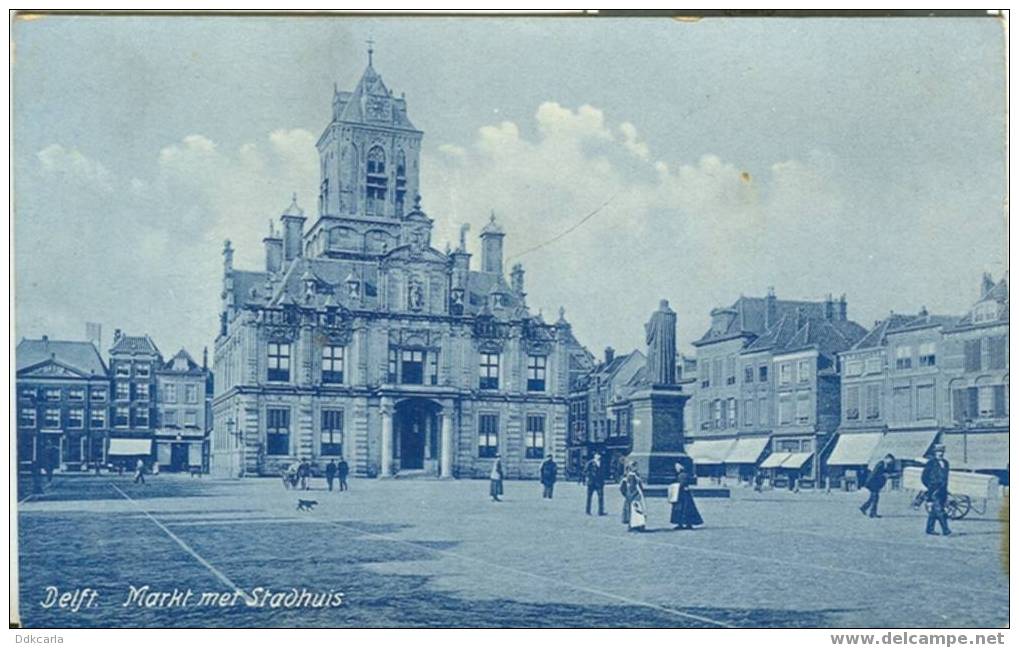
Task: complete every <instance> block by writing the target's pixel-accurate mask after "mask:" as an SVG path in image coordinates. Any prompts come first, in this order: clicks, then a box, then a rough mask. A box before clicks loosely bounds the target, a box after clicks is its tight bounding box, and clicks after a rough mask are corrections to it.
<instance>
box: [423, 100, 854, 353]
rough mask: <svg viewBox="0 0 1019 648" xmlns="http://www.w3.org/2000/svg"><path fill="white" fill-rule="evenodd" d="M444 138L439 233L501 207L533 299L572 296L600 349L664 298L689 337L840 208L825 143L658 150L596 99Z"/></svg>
mask: <svg viewBox="0 0 1019 648" xmlns="http://www.w3.org/2000/svg"><path fill="white" fill-rule="evenodd" d="M525 132H533V133H535V135H534V136H533V137H528V136H525V135H524V134H523V133H525ZM438 150H439V152H440V153H441V155H438V156H434V157H429V158H428V159H426V160H425V161H424V162H423V164H422V174H423V177H422V186H423V187H424V195H425V205H424V206H425V208H426V210H427V211H428V213H429V215H431V216H432V217H433V218H435V219H436V236H435V238H436V240H437V241H442V240H450V241H453V240H455V236H456V231H457V229H458V227H459V225H460V223H462V222H469V223H471V225H472V231H475V232H477V231H478V228H479V227H481V226H482V225H483V223H484V220H485V219H486V218H487V215H488V213H489V212H490V210H495V212H496V214H497V215H498V216H499V218H500V219H501V220H502V221H503V225H504V227H505V229H506V232H507V237H506V242H505V245H506V256H507V259H508V263H513V262H516V261H520V262H522V263H524V265H525V266H526V267H527V271H528V274H527V277H528V284H529V291H530V292H529V300H530V302H531V303H532V305H533V307H534V308H535V309H536V308H539V307H540V308H542V309H543V310H544V311H545V312H554V311H555V309H556V308H557V307H558V306H559V305H560V304H563V305H566V306H567V310H568V314H569V316H570V318H571V321H573V323H574V325H575V328H577V329H578V333H579V334H580V335H581V339H582V341H584V342H586V343H588V344H590V345H591V347H592V348H601V347H602V346H604V345H608V344H612V345H614V346H617V347H622V346H624V345H625V344H627V343H629V344H632V345H634V346H639V345H640V343H641V342H640V331H641V330H642V328H641V324H642V323H643V320H644V319H645V318H646V316H647V315H649V314H650V312H651V310H653V308H654V307H655V306H656V305H657V303H658V300H659V299H660V298H662V297H666V298H669V299H671V300H672V302H673V304H674V305H675V306H678V307H679V311H680V338H681V341H683V342H685V343H688V342H689V341H690V340H692V339H695V338H696V337H698V336H699V335H700V333H701V332H702V331H701V330H700V328H701V327H702V326H703V320H704V317H705V314H706V313H707V312H708V311H709V310H710V309H711V308H712V307H714V306H716V305H718V304H721V303H727V302H731V301H734V300H735V299H736V298H737V297H738V296H739V294H740V292H741V291H746V292H747V293H754V294H758V293H760V294H763V293H764V291H765V290H766V288H767V286H768V285H770V284H772V283H775V282H776V281H778V280H780V279H781V277H782V276H787V275H788V273H785V275H783V271H782V266H783V264H789V262H790V258H792V263H791V265H792V266H794V267H795V268H797V270H798V271H801V270H804V268H807V269H809V268H810V266H811V265H814V264H818V263H820V262H822V261H823V259H824V256H825V253H824V252H822V251H821V250H822V248H820V246H818V245H817V241H818V240H819V239H820V238H821V237H822V234H820V233H819V231H818V230H819V229H821V228H822V225H821V223H824V226H825V227H827V226H830V225H832V223H834V222H837V221H838V219H840V218H842V217H843V216H844V209H845V201H844V199H843V191H842V189H841V188H840V186H839V183H838V181H837V165H836V164H835V162H834V160H832V159H830V158H829V157H827V156H826V155H825V154H823V153H820V152H819V153H816V154H814V155H812V156H810V157H809V158H808V159H806V160H795V159H790V160H776V161H774V163H772V164H771V165H770V166H769V167H768V168H765V169H763V170H758V171H756V172H754V173H750V172H749V171H748V170H747V169H745V168H744V167H743V166H742V165H741V164H740V162H739V161H738V160H724V159H722V158H721V157H720V156H718V155H715V154H711V153H705V154H702V155H699V156H698V157H696V158H695V159H692V160H681V159H657V158H656V157H655V155H654V151H653V147H652V146H651V145H650V144H649V143H648V142H645V141H643V140H642V138H641V137H640V135H639V130H638V128H637V126H636V125H635V124H634V123H632V122H631V121H625V120H623V121H619V122H618V123H614V122H613V121H612V120H611V119H610V118H609V117H608V116H607V115H606V114H605V113H604V112H603V111H601V110H600V109H598V108H595V107H593V106H590V105H583V106H580V107H579V108H576V109H571V108H569V107H565V106H563V105H561V104H559V103H557V102H551V101H550V102H544V103H542V104H541V105H540V106H539V107H538V109H537V111H536V113H535V115H534V122H533V124H526V123H525V124H519V125H518V124H517V123H514V122H512V121H503V122H500V123H497V124H492V125H487V126H483V127H481V128H480V129H479V130H478V131H477V136H476V138H475V140H474V141H473V143H472V144H470V145H466V146H465V145H462V144H460V143H446V144H443V145H442V146H440V147H439V149H438ZM454 150H455V151H456V154H455V155H450V154H449V152H450V151H454ZM605 203H608V204H607V205H605V206H603V207H601V209H600V211H598V213H596V214H595V215H594V216H592V217H591V218H590V219H588V220H586V221H585V222H584V223H583V224H582V225H580V226H578V227H576V229H575V230H573V231H571V232H570V233H569V234H568V235H566V236H564V237H562V238H561V239H559V240H556V241H555V242H552V243H548V244H546V245H543V244H544V243H546V242H548V241H550V240H551V239H554V238H555V237H557V236H558V235H560V234H562V233H563V232H564V231H567V230H569V229H571V228H573V227H575V226H577V225H578V223H580V221H582V220H584V218H585V217H586V216H587V215H589V214H591V212H592V211H595V210H597V209H598V208H599V206H601V205H604V204H605ZM810 237H813V238H810ZM440 247H441V245H440ZM533 248H538V249H535V250H533V251H532V249H533ZM793 249H794V250H796V252H795V254H790V250H793ZM815 274H816V273H815ZM801 283H802V282H801ZM829 290H831V288H829ZM818 294H823V293H818ZM785 296H788V297H807V296H812V295H801V294H795V295H790V294H789V293H788V291H787V292H786V293H785Z"/></svg>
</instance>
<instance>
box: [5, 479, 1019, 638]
mask: <svg viewBox="0 0 1019 648" xmlns="http://www.w3.org/2000/svg"><path fill="white" fill-rule="evenodd" d="M540 495H541V490H540V486H539V485H538V484H536V483H534V482H507V483H506V495H505V501H503V502H499V503H496V502H492V501H490V500H489V498H488V483H487V482H485V481H467V480H464V481H427V480H401V479H396V480H387V481H379V480H357V479H355V480H352V481H351V490H350V491H348V492H344V493H339V492H328V491H326V490H325V489H324V484H323V483H321V482H316V483H315V484H313V489H312V490H310V491H306V492H296V491H287V490H284V489H283V487H282V485H281V484H280V483H279V481H278V480H276V479H248V480H244V481H216V480H211V479H208V478H203V479H193V478H186V477H178V476H170V475H160V476H156V477H153V478H151V479H150V480H149V483H148V484H146V485H135V484H132V483H131V480H130V479H129V478H127V477H117V476H100V477H95V476H89V477H84V476H82V477H60V476H58V477H57V478H56V480H55V481H54V484H53V485H52V486H51V487H50V488H49V489H48V490H47V492H46V493H45V494H43V495H40V496H34V497H31V498H29V499H28V500H27V501H23V502H22V503H21V504H20V505H19V516H18V525H19V529H18V538H19V554H20V562H19V569H20V583H21V614H22V620H23V623H24V624H25V626H27V627H78V626H85V627H94V626H130V627H139V626H141V627H152V626H173V627H188V626H232V627H249V626H269V627H291V626H341V627H374V626H439V627H451V626H452V627H457V626H502V627H531V626H590V627H613V626H656V627H715V626H739V627H804V626H807V627H913V626H918V627H947V626H952V627H984V626H999V627H1000V626H1004V625H1006V624H1007V622H1008V619H1007V615H1008V583H1007V575H1006V573H1005V569H1004V562H1003V558H1002V549H1001V545H1002V537H1003V536H1002V532H1003V525H1002V523H1001V522H1000V521H999V519H998V516H999V512H1000V508H1001V504H1002V503H1001V502H1000V501H999V502H994V501H992V502H991V503H990V504H989V507H988V510H987V512H986V513H985V514H983V515H977V514H975V513H971V515H970V516H969V517H967V518H966V519H965V520H961V521H958V522H956V523H955V524H954V527H953V530H954V534H953V535H952V536H951V537H947V538H945V537H940V536H938V537H931V536H926V535H924V533H923V527H924V516H923V514H922V513H921V512H918V511H914V510H912V509H910V508H909V498H908V495H907V494H906V493H888V494H886V495H884V496H883V497H882V501H881V508H882V514H883V517H881V518H879V519H874V520H872V519H868V518H865V517H863V516H862V515H861V514H860V513H859V511H858V510H857V506H859V504H860V503H861V501H862V499H863V495H862V494H860V493H822V492H801V493H795V494H794V493H789V492H778V491H772V492H765V493H753V492H752V491H748V490H745V489H742V488H737V489H735V490H734V491H733V496H732V498H731V499H701V500H699V501H698V506H699V507H700V509H701V512H702V514H703V516H704V518H705V520H706V524H705V526H704V527H703V528H700V529H697V530H695V531H673V530H672V529H671V527H670V526H669V524H668V504H667V503H666V502H665V501H664V500H662V499H652V500H649V529H648V531H647V532H646V533H643V534H634V533H627V531H626V529H625V528H624V527H623V525H622V524H621V522H620V517H619V513H620V507H621V498H620V496H619V494H618V492H617V491H616V490H615V489H614V488H612V487H611V486H609V487H607V488H606V508H607V511H608V513H609V514H608V515H607V516H605V517H598V516H587V515H585V514H584V490H583V487H581V486H579V485H577V484H573V483H560V484H558V485H557V487H556V495H555V499H553V500H543V499H542V498H541V496H540ZM298 498H306V499H314V500H317V501H318V505H317V506H316V507H315V508H314V509H313V510H312V511H308V512H298V511H296V510H295V508H296V504H297V500H298ZM131 585H133V586H135V587H141V586H144V585H148V586H150V588H151V591H172V590H173V588H174V587H177V588H180V589H181V590H186V589H187V588H191V589H192V590H193V591H194V592H196V594H195V596H196V597H197V596H198V593H199V592H205V591H209V592H212V591H216V592H231V591H232V590H233V589H234V588H239V589H241V590H244V591H246V592H250V591H251V590H253V589H254V588H258V587H263V588H269V589H271V590H272V591H273V592H277V591H279V592H288V591H289V588H297V589H299V590H300V588H306V589H307V590H308V591H309V592H316V593H317V592H334V591H335V592H342V594H343V597H342V599H343V604H342V605H340V606H339V607H333V608H311V607H307V606H304V607H298V608H287V607H285V606H282V607H276V608H273V607H268V606H262V607H252V606H247V605H244V604H243V603H242V604H240V605H230V606H227V607H209V606H198V605H193V604H189V605H185V606H184V607H175V608H158V607H154V608H147V607H140V606H138V605H136V604H131V605H128V606H125V605H124V602H125V600H126V599H127V595H128V592H129V586H131ZM48 586H52V587H56V588H58V589H59V591H60V592H65V591H67V592H71V591H73V589H74V588H82V587H91V588H93V589H96V590H98V592H99V595H98V597H97V599H96V602H95V604H94V605H93V607H90V608H87V607H84V606H83V607H82V608H81V609H79V610H78V611H77V612H75V611H72V610H71V609H66V608H65V609H60V608H59V607H58V606H54V607H52V608H46V607H43V605H42V602H44V601H45V599H46V595H47V587H48Z"/></svg>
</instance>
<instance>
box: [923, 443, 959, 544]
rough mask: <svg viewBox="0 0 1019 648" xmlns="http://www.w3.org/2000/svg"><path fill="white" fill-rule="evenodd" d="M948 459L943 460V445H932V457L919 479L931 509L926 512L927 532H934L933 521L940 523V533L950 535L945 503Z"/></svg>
mask: <svg viewBox="0 0 1019 648" xmlns="http://www.w3.org/2000/svg"><path fill="white" fill-rule="evenodd" d="M948 474H949V473H948V461H946V460H945V446H943V445H941V444H940V443H939V444H937V445H935V446H934V457H933V458H932V459H931V460H930V461H928V462H927V465H926V466H924V468H923V474H922V475H921V476H920V480H921V481H922V482H923V485H924V488H926V489H927V499H928V500H929V501H930V503H931V510H930V512H929V513H928V514H927V533H928V534H929V535H937V534H936V533H934V523H935V521H936V522H938V523H939V524H941V534H942V535H951V534H952V532H951V531H949V530H948V512H947V511H946V510H945V504H946V503H947V501H948Z"/></svg>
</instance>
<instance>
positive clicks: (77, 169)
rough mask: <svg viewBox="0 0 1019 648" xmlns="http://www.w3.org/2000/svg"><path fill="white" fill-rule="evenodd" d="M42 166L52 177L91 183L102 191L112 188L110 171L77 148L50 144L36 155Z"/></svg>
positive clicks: (84, 183) (86, 183)
mask: <svg viewBox="0 0 1019 648" xmlns="http://www.w3.org/2000/svg"><path fill="white" fill-rule="evenodd" d="M36 157H37V158H38V159H39V162H40V163H41V164H42V168H43V169H44V170H45V171H46V172H47V173H48V174H50V175H51V176H52V177H60V178H62V179H63V180H71V181H72V182H75V183H80V184H83V185H92V186H93V187H94V188H95V189H97V190H99V191H103V192H109V191H111V190H112V188H113V187H112V185H111V183H110V172H109V171H107V170H106V167H104V166H103V165H102V164H100V163H99V162H97V161H95V160H93V159H91V158H89V157H86V156H85V155H84V154H83V153H82V152H81V151H79V150H78V149H74V148H72V149H67V148H64V147H63V146H60V145H59V144H51V145H49V146H47V147H46V148H44V149H43V150H41V151H39V153H38V154H37V155H36Z"/></svg>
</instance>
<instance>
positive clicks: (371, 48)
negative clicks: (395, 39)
mask: <svg viewBox="0 0 1019 648" xmlns="http://www.w3.org/2000/svg"><path fill="white" fill-rule="evenodd" d="M365 43H367V44H368V65H371V64H372V54H373V53H374V52H375V49H374V47H375V40H374V39H372V37H371V36H369V37H368V40H366V41H365Z"/></svg>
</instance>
